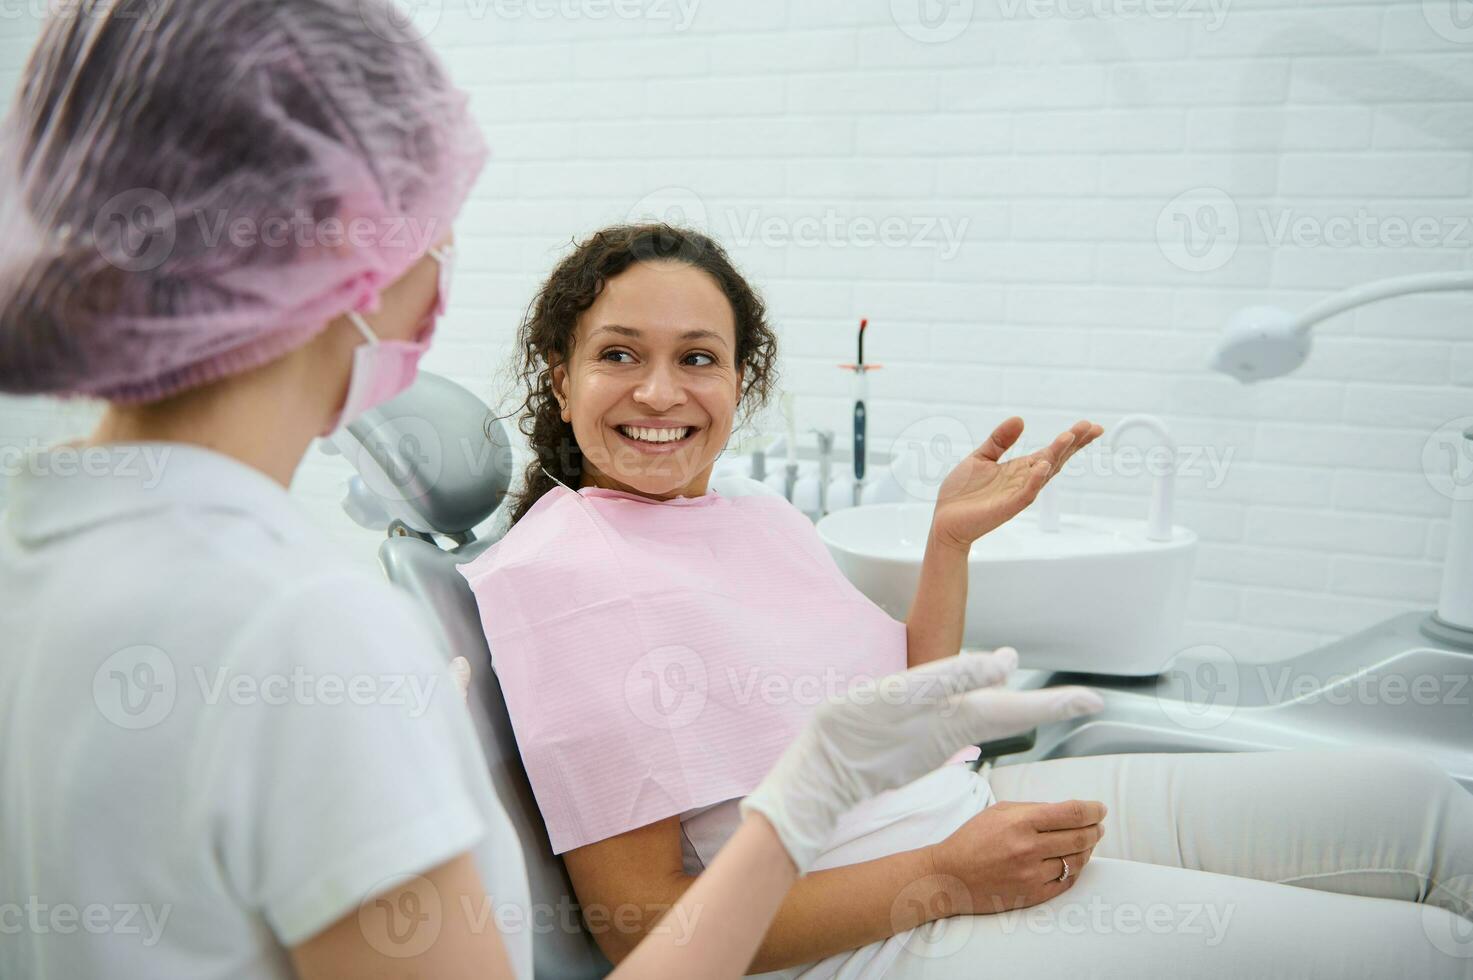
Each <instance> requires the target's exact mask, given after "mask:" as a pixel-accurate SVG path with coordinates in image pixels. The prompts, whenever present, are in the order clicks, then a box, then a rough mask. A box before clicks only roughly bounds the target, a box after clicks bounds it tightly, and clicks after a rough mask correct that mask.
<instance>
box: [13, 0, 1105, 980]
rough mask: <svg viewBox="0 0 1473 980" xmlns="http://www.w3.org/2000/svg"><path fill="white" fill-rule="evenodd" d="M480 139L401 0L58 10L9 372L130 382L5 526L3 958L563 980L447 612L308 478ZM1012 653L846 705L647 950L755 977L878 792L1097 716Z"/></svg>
mask: <svg viewBox="0 0 1473 980" xmlns="http://www.w3.org/2000/svg"><path fill="white" fill-rule="evenodd" d="M484 159H485V148H484V146H483V144H482V142H481V138H480V135H479V133H478V132H477V129H476V126H475V124H474V123H473V121H472V120H471V117H470V115H469V114H468V112H467V110H466V104H465V99H464V96H463V95H462V94H460V93H459V92H458V91H456V90H455V89H454V88H453V87H452V86H451V84H450V82H449V80H448V79H447V78H446V75H445V73H444V70H443V68H442V67H441V65H440V63H439V62H438V61H437V60H436V59H435V57H434V56H433V55H432V54H431V52H430V51H429V50H428V48H427V47H425V46H424V45H423V44H422V43H421V42H420V41H419V39H418V38H416V37H414V36H412V35H410V34H408V33H407V28H406V25H404V24H402V23H401V22H400V21H398V20H396V18H395V17H394V16H393V13H392V8H391V6H390V4H389V2H388V0H295V2H292V3H282V2H280V0H116V2H112V3H107V4H74V5H68V6H67V7H65V8H64V12H63V13H60V14H59V15H57V16H54V17H53V18H52V19H50V20H49V21H48V23H47V24H46V25H45V28H44V32H43V34H42V37H41V39H40V41H39V43H38V45H37V47H36V48H35V50H34V51H33V52H32V54H31V57H30V60H29V63H28V64H27V66H26V68H25V70H24V72H23V74H22V77H21V81H20V88H19V93H18V96H17V99H16V102H15V104H14V105H13V106H12V108H11V111H10V114H9V116H8V118H7V121H6V123H5V126H4V129H3V138H0V219H3V227H4V228H5V235H4V238H3V240H0V390H3V391H6V392H9V393H14V394H45V395H53V396H65V397H71V396H85V397H91V398H97V399H102V400H104V401H106V402H107V408H106V411H105V412H104V414H103V415H102V418H101V421H100V422H99V423H98V425H97V428H96V430H95V431H94V432H93V433H92V434H91V436H90V437H89V438H86V439H84V440H77V441H74V442H70V443H65V444H62V445H59V446H54V447H51V448H49V449H47V450H44V451H38V452H35V453H32V454H30V455H29V456H28V457H27V458H26V459H24V460H23V461H22V462H21V464H20V466H19V472H18V473H16V474H14V476H15V478H14V480H13V481H12V483H11V486H10V491H9V495H8V506H7V508H6V510H5V512H4V513H3V515H0V595H3V596H4V602H3V605H0V635H3V636H4V637H5V641H4V649H3V651H0V932H3V933H4V934H5V935H4V938H3V941H0V975H3V976H6V977H31V978H52V977H54V978H68V980H70V978H75V977H84V976H100V975H108V976H117V977H207V976H230V977H246V978H281V977H293V976H295V977H301V978H324V977H337V976H351V977H359V976H375V977H401V976H402V977H407V976H411V975H414V976H431V977H435V978H454V977H469V976H481V977H521V978H530V977H531V976H532V975H533V964H532V929H531V928H530V924H532V923H534V922H535V921H536V911H537V910H535V909H533V908H531V907H530V905H529V898H528V887H527V881H526V875H525V868H524V864H523V860H522V856H521V853H520V851H519V849H518V843H517V838H516V835H515V833H514V832H513V830H512V828H511V826H510V823H509V821H508V819H507V817H506V814H505V813H504V812H503V810H502V809H501V807H500V805H499V803H498V802H497V800H496V798H495V796H494V795H493V793H492V791H491V787H490V783H489V779H488V777H487V774H486V770H485V761H484V759H483V758H482V756H481V753H480V750H479V746H478V745H477V743H476V741H475V736H474V732H473V729H472V727H471V725H470V721H469V717H468V715H467V713H466V712H465V710H464V708H463V706H462V705H461V704H460V697H459V694H458V692H457V691H456V690H455V686H454V684H453V683H452V681H451V679H450V674H449V672H448V671H447V670H446V667H445V665H444V663H443V657H442V655H441V653H440V651H439V650H438V649H437V648H436V645H435V643H434V641H433V639H432V636H433V628H432V626H431V624H430V622H429V621H428V620H427V619H426V618H425V617H424V615H423V613H422V612H421V611H420V610H419V608H418V607H417V606H415V605H414V603H413V602H412V601H411V600H410V599H409V598H408V597H406V596H404V595H403V594H401V593H399V592H397V591H396V590H394V589H393V588H392V587H390V586H389V585H388V584H387V583H385V582H383V581H381V580H379V579H377V578H374V577H373V576H370V575H367V574H365V573H362V572H359V571H357V570H356V569H354V568H352V567H350V566H348V565H345V564H344V563H343V561H342V560H341V559H340V558H338V557H337V556H336V555H334V554H333V553H332V552H331V550H330V549H329V547H328V546H327V544H326V542H325V540H324V539H323V537H322V536H321V534H320V533H319V532H318V531H317V529H316V528H315V527H313V526H312V525H311V524H310V523H309V522H308V521H307V520H306V519H305V518H304V516H303V515H302V514H301V513H300V512H299V511H298V510H297V509H296V508H295V507H294V506H293V504H292V502H291V500H290V498H289V496H288V494H287V490H286V488H287V486H288V485H289V484H290V482H291V480H292V477H293V474H294V473H295V471H296V469H297V467H298V465H299V463H300V461H301V459H302V456H303V454H304V453H305V452H306V450H307V447H308V446H309V444H310V443H311V441H312V440H313V439H314V438H316V437H319V436H321V435H324V434H327V433H330V432H332V431H333V430H335V429H336V428H338V427H340V426H342V425H344V424H346V423H347V422H348V421H350V420H352V419H353V418H354V417H355V416H357V415H358V414H359V413H361V412H363V411H365V410H367V409H368V408H370V407H372V406H373V405H376V404H379V403H381V402H383V401H385V400H386V399H389V398H391V397H393V396H394V395H395V394H397V393H399V392H401V391H403V390H404V389H405V388H406V387H407V386H408V385H409V384H410V383H411V381H412V380H413V378H414V375H415V370H416V367H417V362H418V360H419V358H420V356H421V355H422V354H423V353H424V351H425V350H426V349H427V347H428V344H429V342H430V340H431V337H432V335H433V333H434V329H435V324H436V319H437V317H438V315H439V314H440V312H441V311H442V310H443V308H444V304H445V300H446V297H447V293H446V287H447V275H448V271H449V268H450V260H451V255H452V251H453V248H454V244H453V236H452V234H451V224H452V222H453V220H454V219H455V217H456V215H457V214H458V213H459V211H460V209H461V207H462V205H463V204H464V202H465V200H466V198H467V196H468V194H469V192H470V188H471V186H472V184H473V182H474V180H475V178H476V176H477V174H478V173H479V171H480V169H481V167H482V164H483V161H484ZM1014 663H1015V660H1014V658H1013V655H1012V654H1011V653H1009V652H1006V651H1004V652H999V653H997V654H991V655H979V656H971V657H966V658H950V659H947V660H942V661H938V662H936V663H933V664H929V665H927V666H926V667H924V668H919V669H918V670H917V671H912V672H910V673H908V674H904V675H897V676H895V677H892V678H886V679H883V680H881V681H878V682H876V683H875V684H874V685H872V687H871V689H869V690H868V691H867V692H866V693H867V695H868V696H867V697H865V698H862V699H861V698H857V697H851V698H850V699H847V700H841V701H838V702H835V703H832V704H828V705H826V706H824V707H822V708H821V709H819V710H818V711H817V712H816V713H815V716H814V718H813V721H812V724H811V725H810V726H809V727H808V729H807V730H805V732H804V733H803V734H802V735H801V736H800V737H799V738H798V740H797V741H796V742H794V744H793V745H792V747H791V748H790V749H789V750H788V752H787V754H786V755H784V756H783V757H782V758H781V759H780V760H779V762H778V764H777V766H776V768H775V769H774V771H773V774H772V775H771V776H770V777H769V778H768V779H767V781H766V782H765V783H763V784H762V785H761V786H760V787H759V788H758V789H757V791H756V792H754V793H753V794H752V796H751V797H749V798H748V800H747V802H746V804H745V805H744V814H745V820H744V822H743V824H742V827H741V829H740V830H739V831H738V833H737V834H736V836H735V837H733V839H732V840H731V841H730V842H729V843H728V845H727V847H726V848H725V849H724V850H723V851H722V853H721V856H720V857H719V858H718V859H717V860H716V861H715V862H714V863H713V864H712V866H711V867H710V868H709V869H708V870H707V872H706V874H704V875H702V877H701V879H700V881H699V882H698V883H697V884H696V885H695V886H694V887H692V888H691V889H689V890H688V891H687V892H686V894H685V895H684V896H683V897H682V899H681V902H680V907H677V908H676V910H675V913H674V914H672V916H671V921H685V922H695V921H697V920H699V922H700V923H701V924H700V925H697V926H696V927H695V928H694V931H693V932H692V933H690V934H689V935H683V934H678V933H674V932H670V933H664V934H655V935H651V936H650V937H649V938H647V939H646V940H645V942H644V943H642V944H641V945H640V946H639V948H638V949H637V950H636V951H635V952H634V953H633V954H632V955H631V956H629V957H628V958H627V960H626V961H625V962H624V963H623V964H621V967H620V969H619V970H618V971H617V972H618V975H620V976H640V977H688V976H694V975H701V976H736V975H739V974H741V973H742V972H743V970H744V969H745V967H746V965H747V964H748V963H749V962H750V960H751V957H752V954H753V952H754V951H755V949H756V948H757V946H758V943H759V942H760V940H761V938H762V935H763V932H764V930H765V928H766V926H767V924H768V922H769V921H770V920H771V918H772V916H773V914H774V913H775V911H776V910H777V908H778V905H779V903H780V902H781V901H782V898H783V895H784V894H785V893H786V891H787V889H788V887H789V885H790V884H791V883H792V882H793V880H794V879H795V877H796V876H797V875H798V874H800V873H802V872H803V871H804V870H806V868H807V867H808V865H809V862H811V861H812V860H813V857H814V856H815V855H816V854H817V853H818V851H819V849H820V848H821V846H822V844H823V841H824V839H825V837H826V836H827V834H828V832H829V831H830V829H831V828H832V826H833V825H834V821H835V820H836V819H837V817H838V815H839V814H841V813H842V812H843V811H844V810H845V809H847V808H848V807H851V806H852V805H854V804H855V803H857V802H858V801H859V800H860V799H862V798H864V797H866V796H869V795H871V794H874V793H876V792H879V791H881V790H884V789H887V788H890V787H893V786H896V785H899V784H901V783H903V782H906V781H908V780H910V779H913V778H915V777H916V776H919V775H921V774H922V773H924V772H926V771H927V770H929V769H930V768H932V767H934V766H935V765H937V764H939V763H940V762H941V761H942V760H943V759H944V758H945V757H946V756H947V755H949V754H950V753H951V752H952V751H953V750H955V749H956V748H957V747H959V746H961V745H963V744H965V743H966V742H969V741H977V740H982V739H990V738H996V737H1001V736H1002V735H1005V734H1010V733H1013V732H1016V731H1021V730H1025V729H1027V728H1029V727H1032V726H1033V725H1035V724H1038V723H1041V722H1045V721H1049V720H1053V719H1056V718H1063V717H1069V716H1073V715H1077V714H1080V713H1083V712H1086V711H1089V710H1096V709H1097V708H1098V706H1099V702H1098V699H1097V698H1096V697H1095V696H1094V695H1093V694H1092V693H1090V692H1088V691H1085V690H1083V689H1078V688H1072V689H1071V688H1060V689H1050V690H1048V691H1042V692H1030V693H1028V694H1020V693H1016V692H1009V691H1006V690H1002V689H1000V688H999V687H998V686H997V685H998V684H999V683H1000V682H1001V681H1002V680H1003V679H1004V678H1005V676H1006V674H1007V672H1008V671H1009V670H1010V669H1011V667H1012V666H1013V664H1014ZM876 695H882V696H876ZM866 704H867V706H866ZM1059 806H1060V807H1064V806H1068V804H1059ZM1040 867H1042V864H1041V865H1040ZM1071 885H1072V880H1069V881H1064V882H1060V883H1058V884H1056V885H1051V886H1049V887H1050V888H1053V889H1055V890H1056V891H1063V890H1065V889H1067V888H1068V887H1070V886H1071ZM685 913H689V914H685Z"/></svg>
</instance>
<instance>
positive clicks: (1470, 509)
mask: <svg viewBox="0 0 1473 980" xmlns="http://www.w3.org/2000/svg"><path fill="white" fill-rule="evenodd" d="M1452 290H1473V272H1434V273H1426V274H1421V275H1411V276H1398V277H1396V278H1393V279H1383V280H1381V281H1380V282H1374V283H1370V284H1368V285H1364V286H1357V287H1355V288H1353V289H1347V290H1345V291H1344V292H1342V293H1337V294H1335V295H1334V296H1331V297H1329V298H1328V299H1325V300H1322V301H1321V302H1319V303H1316V304H1315V305H1314V306H1311V307H1310V308H1309V309H1307V310H1305V311H1304V312H1303V313H1300V314H1298V315H1297V316H1296V315H1294V314H1292V313H1289V312H1288V311H1286V310H1283V309H1280V308H1278V307H1275V306H1250V307H1247V308H1246V309H1243V310H1239V311H1238V312H1237V313H1235V314H1234V315H1233V317H1232V318H1231V319H1230V320H1229V321H1228V324H1227V329H1226V330H1225V331H1224V333H1223V337H1222V340H1221V341H1220V342H1219V343H1218V345H1217V350H1216V351H1215V352H1214V353H1213V355H1212V359H1211V361H1210V362H1209V366H1210V367H1211V368H1212V369H1213V370H1214V371H1221V372H1222V373H1223V374H1229V375H1232V376H1233V377H1235V378H1237V379H1238V380H1239V381H1241V382H1243V383H1244V384H1251V383H1252V382H1255V381H1263V380H1265V379H1267V378H1277V377H1280V376H1281V375H1285V374H1288V373H1289V372H1291V371H1293V370H1294V369H1295V368H1297V367H1299V365H1301V364H1303V363H1304V361H1305V359H1306V358H1308V357H1309V351H1310V330H1311V329H1313V327H1314V326H1315V324H1317V323H1319V322H1321V321H1322V320H1328V319H1329V318H1330V317H1333V316H1336V315H1337V314H1340V313H1344V312H1347V311H1348V310H1353V309H1355V308H1356V307H1358V306H1365V305H1366V304H1367V303H1374V302H1377V301H1378V300H1383V299H1391V298H1392V297H1395V296H1406V295H1409V294H1412V293H1431V292H1446V291H1452ZM1461 436H1462V441H1461V443H1460V445H1459V446H1458V449H1459V450H1460V451H1461V453H1462V454H1463V456H1462V457H1461V458H1466V459H1469V460H1473V428H1469V429H1468V430H1467V431H1465V432H1463V433H1461ZM1457 458H1459V457H1457V456H1456V455H1455V457H1454V467H1456V459H1457ZM1463 489H1464V490H1466V491H1468V492H1454V493H1453V495H1452V496H1453V513H1452V530H1451V536H1450V538H1449V540H1448V550H1447V559H1446V561H1445V563H1444V566H1443V578H1442V594H1441V597H1440V598H1439V600H1438V605H1437V610H1436V612H1434V613H1432V614H1431V616H1429V617H1428V620H1427V623H1426V624H1425V626H1424V629H1425V630H1426V631H1427V632H1428V633H1429V634H1431V635H1433V636H1436V637H1437V638H1438V639H1443V640H1450V641H1452V642H1456V643H1458V644H1460V645H1468V646H1473V487H1469V488H1463Z"/></svg>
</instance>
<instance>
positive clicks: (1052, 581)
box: [818, 503, 1197, 676]
mask: <svg viewBox="0 0 1473 980" xmlns="http://www.w3.org/2000/svg"><path fill="white" fill-rule="evenodd" d="M932 510H933V508H932V505H931V504H929V503H918V504H876V505H873V506H867V507H856V508H851V509H847V510H841V511H837V512H835V513H832V514H829V515H828V516H826V517H825V518H823V520H821V521H819V522H818V533H819V536H820V537H821V538H822V539H823V542H824V544H825V545H827V546H828V549H829V552H830V553H831V554H832V555H833V556H834V560H835V562H837V563H838V566H839V568H840V569H841V570H842V571H843V572H844V574H845V575H846V576H847V577H848V578H849V580H850V581H851V582H853V583H854V585H855V586H856V587H857V588H858V589H859V590H860V591H861V592H863V593H864V594H865V595H866V596H868V597H869V598H870V599H871V600H873V601H874V602H875V603H876V604H877V605H879V606H880V607H881V608H882V609H884V610H885V611H886V612H888V613H889V614H890V615H892V616H894V617H895V618H896V619H901V620H903V619H905V618H906V617H907V615H908V614H909V611H910V606H911V602H912V600H913V599H914V598H915V591H916V585H917V583H918V582H919V581H920V572H921V559H922V558H923V556H924V555H925V550H926V538H927V535H928V533H929V531H930V527H931V514H932ZM1196 549H1197V536H1196V534H1194V533H1193V532H1192V531H1190V530H1188V529H1186V528H1183V527H1173V528H1172V529H1171V539H1170V540H1169V541H1153V540H1149V539H1148V538H1147V536H1146V526H1145V523H1144V522H1142V521H1138V520H1127V519H1123V518H1112V517H1093V516H1086V515H1073V516H1069V517H1064V518H1062V519H1060V520H1059V521H1058V530H1057V531H1045V530H1044V529H1043V528H1042V527H1041V526H1040V523H1039V521H1038V520H1037V518H1036V517H1035V516H1034V515H1033V514H1031V513H1029V512H1025V513H1023V514H1020V515H1019V516H1017V517H1015V518H1014V519H1013V520H1011V521H1009V522H1008V523H1006V524H1004V525H1003V526H1002V527H1000V528H998V529H997V530H995V531H992V532H991V533H989V534H987V535H985V536H984V537H982V538H981V539H979V540H978V541H976V542H975V543H974V544H973V545H972V550H971V553H970V555H969V556H968V561H967V566H968V586H969V587H968V592H967V615H966V630H965V634H964V638H963V643H964V644H965V645H966V646H968V647H977V648H988V649H990V648H993V647H999V646H1012V647H1016V648H1017V650H1018V657H1019V662H1020V664H1021V665H1022V666H1024V667H1028V668H1035V669H1041V670H1055V671H1082V672H1086V673H1095V674H1113V675H1121V676H1141V675H1148V674H1158V673H1160V672H1161V671H1162V670H1164V669H1165V668H1166V667H1167V665H1168V664H1169V662H1170V660H1171V658H1172V656H1173V654H1174V653H1175V651H1176V650H1177V648H1178V642H1179V634H1180V630H1181V625H1182V621H1183V619H1184V617H1185V614H1186V603H1187V590H1188V588H1189V586H1190V584H1191V575H1192V563H1193V560H1194V558H1195V555H1196Z"/></svg>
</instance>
